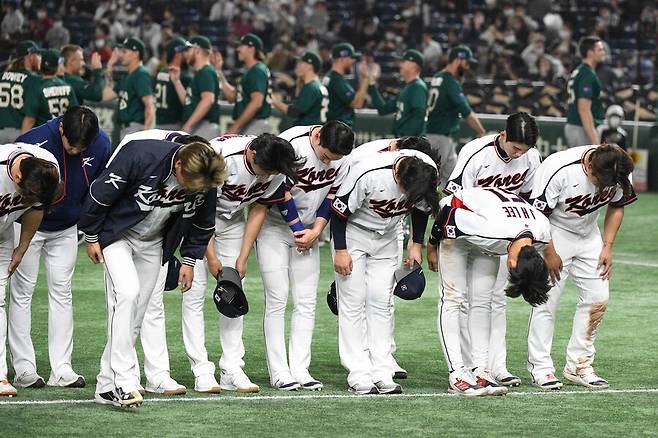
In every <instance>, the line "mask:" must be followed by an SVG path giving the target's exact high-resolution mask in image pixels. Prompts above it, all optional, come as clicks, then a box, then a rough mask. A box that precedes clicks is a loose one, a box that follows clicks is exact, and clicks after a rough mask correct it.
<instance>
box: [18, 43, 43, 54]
mask: <svg viewBox="0 0 658 438" xmlns="http://www.w3.org/2000/svg"><path fill="white" fill-rule="evenodd" d="M38 52H39V46H37V43H35V42H34V41H32V40H26V41H21V42H20V43H19V44H18V46H16V57H17V58H24V57H26V56H27V55H31V54H32V53H38Z"/></svg>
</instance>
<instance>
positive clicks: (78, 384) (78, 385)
mask: <svg viewBox="0 0 658 438" xmlns="http://www.w3.org/2000/svg"><path fill="white" fill-rule="evenodd" d="M86 385H87V382H86V381H85V378H84V377H82V376H80V377H78V379H77V380H76V381H75V382H73V383H69V384H68V385H66V387H67V388H84V387H85V386H86Z"/></svg>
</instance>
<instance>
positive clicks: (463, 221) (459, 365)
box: [427, 188, 559, 396]
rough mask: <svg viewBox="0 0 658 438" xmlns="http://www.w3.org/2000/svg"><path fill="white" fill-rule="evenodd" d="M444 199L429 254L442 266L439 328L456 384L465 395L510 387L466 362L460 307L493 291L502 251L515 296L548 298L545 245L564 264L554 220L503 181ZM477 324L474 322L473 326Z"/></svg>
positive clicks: (451, 382) (454, 387) (451, 385)
mask: <svg viewBox="0 0 658 438" xmlns="http://www.w3.org/2000/svg"><path fill="white" fill-rule="evenodd" d="M440 206H441V209H440V212H439V216H438V218H437V220H436V222H435V224H434V226H433V227H432V239H431V240H430V242H429V244H428V246H427V261H428V264H429V266H430V269H432V270H433V271H436V270H437V268H440V273H441V280H440V281H441V295H440V300H439V319H438V330H439V337H440V338H441V345H442V346H443V353H444V355H445V358H446V363H447V364H448V369H449V372H450V375H449V389H448V391H449V392H452V393H455V394H461V395H465V396H476V395H501V394H505V393H507V387H505V386H502V385H500V384H498V383H497V382H496V380H495V379H494V378H493V376H492V375H491V374H490V373H489V371H488V370H487V369H486V368H485V367H484V366H483V365H482V364H479V365H478V366H477V367H476V368H473V369H472V370H471V369H470V367H469V366H468V364H466V363H465V362H464V358H463V355H462V351H463V346H462V345H461V339H460V338H461V336H460V331H459V325H460V324H459V323H460V321H459V319H460V308H461V307H462V306H463V304H464V302H465V301H466V300H467V299H468V297H469V296H482V295H487V294H490V293H491V290H492V289H493V287H494V284H495V283H496V277H497V275H498V266H499V264H500V256H503V255H507V254H509V257H508V259H507V264H506V266H505V269H506V271H507V272H508V273H509V278H510V286H509V287H508V289H507V291H508V295H510V294H511V295H512V296H515V297H517V296H519V294H520V293H522V294H523V296H524V298H525V300H526V301H527V302H528V303H530V304H531V305H533V306H535V305H537V304H541V303H543V302H545V301H546V299H547V296H546V294H547V292H548V290H549V289H550V284H549V282H548V281H549V278H548V276H549V271H548V267H547V265H546V263H545V262H544V259H543V258H542V257H541V255H540V254H539V252H538V251H537V249H546V250H547V252H546V254H547V257H553V259H554V260H557V263H559V257H558V256H557V255H556V254H555V250H554V249H553V247H552V245H549V243H550V236H551V235H550V231H551V230H550V225H549V223H548V221H547V220H546V218H545V217H544V216H543V215H542V214H541V212H539V211H538V210H536V209H534V208H533V207H531V206H530V205H528V204H527V203H526V202H525V201H524V200H523V199H522V198H520V197H519V196H517V195H515V194H513V193H510V192H507V191H504V190H500V189H497V188H472V189H464V190H461V191H457V192H455V193H454V194H453V195H450V196H448V197H446V198H444V199H442V200H441V204H440ZM439 241H440V245H439ZM437 245H438V246H439V251H438V254H437ZM437 257H438V262H437ZM554 274H556V272H554ZM472 325H473V322H472V321H469V328H471V326H472ZM473 332H474V330H471V336H472V334H473Z"/></svg>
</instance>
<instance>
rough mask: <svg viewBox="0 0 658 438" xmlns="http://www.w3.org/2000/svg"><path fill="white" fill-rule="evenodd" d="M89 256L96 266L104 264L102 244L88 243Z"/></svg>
mask: <svg viewBox="0 0 658 438" xmlns="http://www.w3.org/2000/svg"><path fill="white" fill-rule="evenodd" d="M87 255H88V256H89V258H90V259H91V261H92V262H94V264H96V265H97V264H99V263H103V262H104V260H103V251H102V250H101V244H100V243H98V242H95V243H87Z"/></svg>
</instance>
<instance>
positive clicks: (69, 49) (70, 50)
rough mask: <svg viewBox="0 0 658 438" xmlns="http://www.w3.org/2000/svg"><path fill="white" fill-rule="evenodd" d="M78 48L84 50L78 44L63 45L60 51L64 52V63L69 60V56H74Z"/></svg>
mask: <svg viewBox="0 0 658 438" xmlns="http://www.w3.org/2000/svg"><path fill="white" fill-rule="evenodd" d="M78 50H82V47H80V46H78V45H77V44H67V45H65V46H62V49H61V50H60V53H61V54H62V58H64V64H66V63H67V62H68V61H69V58H70V57H71V56H73V54H74V53H76V52H77V51H78Z"/></svg>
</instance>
